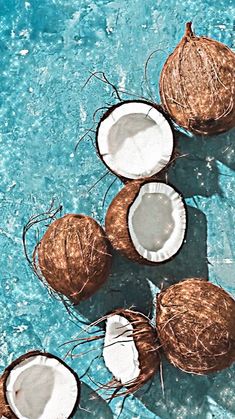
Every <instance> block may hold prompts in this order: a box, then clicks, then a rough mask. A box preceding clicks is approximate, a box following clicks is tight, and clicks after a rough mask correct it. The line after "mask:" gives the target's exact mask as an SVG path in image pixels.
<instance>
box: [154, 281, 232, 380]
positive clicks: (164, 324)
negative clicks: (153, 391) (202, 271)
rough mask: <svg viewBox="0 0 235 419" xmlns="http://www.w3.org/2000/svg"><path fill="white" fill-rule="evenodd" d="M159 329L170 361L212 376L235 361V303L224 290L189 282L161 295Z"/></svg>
mask: <svg viewBox="0 0 235 419" xmlns="http://www.w3.org/2000/svg"><path fill="white" fill-rule="evenodd" d="M157 330H158V335H159V339H160V342H161V344H162V346H163V350H164V352H165V355H166V357H167V358H168V360H169V361H170V362H171V363H172V364H173V365H175V366H176V367H178V368H180V369H182V370H183V371H186V372H190V373H194V374H208V373H210V372H213V371H219V370H222V369H224V368H227V367H229V366H230V365H231V364H232V363H233V362H234V361H235V301H234V299H233V298H232V297H231V296H230V295H229V294H228V293H227V292H226V291H224V290H223V289H222V288H220V287H218V286H216V285H214V284H212V283H210V282H207V281H203V280H201V279H197V278H192V279H186V280H184V281H182V282H180V283H178V284H176V285H172V286H170V287H169V288H167V289H166V290H164V291H162V292H161V293H160V294H158V296H157Z"/></svg>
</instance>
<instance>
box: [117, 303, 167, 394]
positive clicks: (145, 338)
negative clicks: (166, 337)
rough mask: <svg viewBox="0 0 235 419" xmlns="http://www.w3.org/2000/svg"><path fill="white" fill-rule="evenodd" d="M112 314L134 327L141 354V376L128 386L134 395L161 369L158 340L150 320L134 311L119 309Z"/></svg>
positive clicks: (135, 339)
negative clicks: (122, 318) (123, 318)
mask: <svg viewBox="0 0 235 419" xmlns="http://www.w3.org/2000/svg"><path fill="white" fill-rule="evenodd" d="M112 314H118V315H120V316H123V317H125V318H126V319H127V320H128V321H129V322H130V323H131V324H132V326H133V329H134V341H135V345H136V348H137V350H138V353H139V363H140V371H141V372H140V375H139V377H137V378H136V379H135V381H133V382H132V383H131V384H130V385H128V386H127V388H128V390H127V392H128V393H133V392H135V391H137V390H138V389H139V388H140V387H142V386H143V385H144V384H145V383H146V382H147V381H149V380H150V379H151V378H152V377H153V376H154V375H155V373H156V372H157V371H158V370H159V367H160V356H159V352H158V347H159V345H158V338H157V334H156V333H155V330H154V328H153V327H152V326H151V324H150V322H149V319H148V318H147V317H146V316H144V315H143V314H142V313H138V312H136V311H133V310H127V309H117V310H115V311H114V312H113V313H112Z"/></svg>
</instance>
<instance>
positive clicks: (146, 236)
mask: <svg viewBox="0 0 235 419" xmlns="http://www.w3.org/2000/svg"><path fill="white" fill-rule="evenodd" d="M105 226H106V232H107V234H108V237H109V239H110V241H111V243H112V245H113V247H114V248H115V249H116V250H119V251H121V252H122V253H123V254H124V255H125V256H127V257H128V258H129V259H132V260H135V261H137V262H140V263H160V262H164V261H166V260H168V259H170V258H171V257H173V256H174V255H175V254H176V253H177V252H178V251H179V249H180V247H181V246H182V243H183V240H184V236H185V231H186V210H185V206H184V203H183V199H182V198H181V196H180V195H179V193H178V192H176V191H175V189H173V188H172V187H171V186H169V185H167V184H165V183H161V182H145V183H141V182H136V181H134V182H130V183H128V184H127V185H126V186H125V187H124V188H123V189H122V190H121V191H120V192H119V194H118V195H117V196H116V197H115V198H114V200H113V201H112V203H111V205H110V207H109V209H108V212H107V215H106V222H105Z"/></svg>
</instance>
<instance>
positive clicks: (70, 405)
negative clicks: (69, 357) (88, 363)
mask: <svg viewBox="0 0 235 419" xmlns="http://www.w3.org/2000/svg"><path fill="white" fill-rule="evenodd" d="M79 399H80V382H79V378H78V376H77V374H76V373H75V372H74V371H73V370H72V369H71V368H70V367H69V366H68V365H66V364H65V363H64V362H63V361H62V360H61V359H59V358H57V357H56V356H54V355H52V354H50V353H45V352H40V351H32V352H28V353H27V354H25V355H23V356H21V357H20V358H18V359H16V360H15V361H14V362H12V364H10V365H9V366H8V367H7V368H6V370H5V371H4V373H3V375H2V377H1V378H0V415H2V416H4V417H6V418H7V419H58V418H61V419H68V418H71V417H72V416H73V415H74V413H75V411H76V410H77V408H78V404H79Z"/></svg>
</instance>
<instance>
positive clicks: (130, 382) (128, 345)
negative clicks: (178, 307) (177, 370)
mask: <svg viewBox="0 0 235 419" xmlns="http://www.w3.org/2000/svg"><path fill="white" fill-rule="evenodd" d="M103 357H104V362H105V365H106V367H107V368H108V369H109V371H110V372H111V373H112V374H113V376H114V378H115V380H116V381H117V382H118V383H119V387H120V389H121V388H122V387H123V386H125V387H126V388H127V389H128V390H127V393H129V392H134V391H136V390H138V389H139V388H140V387H141V386H142V385H143V384H145V383H146V382H147V381H148V380H150V379H151V378H152V377H153V375H154V374H155V373H156V372H157V371H158V369H159V365H160V358H159V354H158V343H157V334H156V331H155V329H154V328H153V327H152V326H151V324H150V321H149V319H148V318H147V317H145V316H144V315H143V314H141V313H138V312H136V311H133V310H125V309H117V310H115V311H114V312H113V313H111V314H109V315H108V316H107V320H106V331H105V338H104V349H103Z"/></svg>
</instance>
